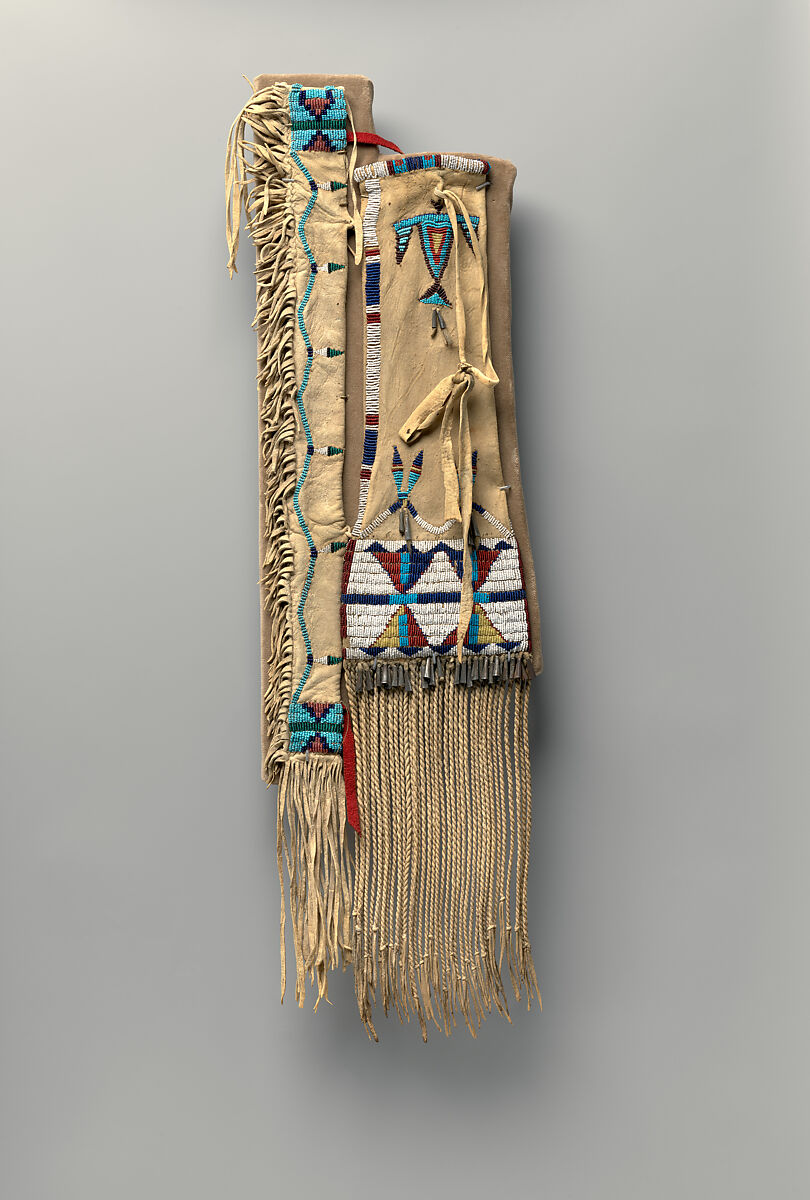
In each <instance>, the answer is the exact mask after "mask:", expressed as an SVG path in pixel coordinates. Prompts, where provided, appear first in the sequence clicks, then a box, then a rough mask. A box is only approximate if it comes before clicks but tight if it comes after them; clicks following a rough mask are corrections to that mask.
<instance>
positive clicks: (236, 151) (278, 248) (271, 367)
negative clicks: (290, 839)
mask: <svg viewBox="0 0 810 1200" xmlns="http://www.w3.org/2000/svg"><path fill="white" fill-rule="evenodd" d="M288 95H289V87H288V86H287V85H274V86H273V87H269V88H263V89H261V90H259V91H255V92H254V93H253V95H252V96H251V98H250V100H248V102H247V104H245V106H244V108H243V109H242V111H241V113H240V114H239V116H238V117H237V118H236V120H235V121H234V123H233V125H232V127H231V131H230V134H229V136H228V146H227V152H226V162H225V193H226V196H225V202H226V234H227V242H228V251H229V256H228V269H229V271H230V272H231V275H233V272H234V271H235V270H236V255H237V249H238V246H239V222H240V216H241V208H242V205H243V204H244V209H245V213H246V216H247V224H248V229H249V230H250V234H251V237H252V239H253V243H254V245H255V248H256V269H255V274H256V317H255V319H254V322H253V326H254V328H255V329H256V331H257V336H258V360H257V361H258V375H257V382H258V390H259V440H260V455H261V464H262V485H263V491H262V498H263V508H264V517H263V529H262V535H263V541H264V560H263V562H262V572H261V593H262V602H263V607H264V610H265V612H266V613H267V618H266V621H265V627H264V639H263V649H264V652H265V661H266V674H265V677H264V679H263V680H262V687H263V697H262V700H263V712H264V721H265V732H266V738H265V744H266V752H265V758H264V764H263V776H264V778H265V780H266V781H267V782H268V783H277V782H278V780H279V778H280V775H281V771H282V767H283V763H284V759H285V750H286V745H287V730H286V715H287V710H288V708H289V701H290V696H291V694H292V664H293V633H292V622H293V611H292V599H291V594H290V586H291V579H292V565H293V552H292V544H291V542H290V537H289V533H288V512H289V510H290V505H291V502H292V494H293V491H294V489H295V480H296V460H295V429H296V416H295V394H296V388H297V383H296V377H295V363H294V357H293V339H294V322H295V304H296V293H295V276H294V266H295V252H294V242H293V231H294V216H293V212H292V207H291V204H290V202H289V199H288V195H287V183H286V180H287V178H288V176H289V174H290V167H289V164H290V160H289V149H288V147H289V130H290V116H289V108H288ZM247 127H249V128H250V129H251V130H252V133H253V138H252V140H246V137H245V135H246V128H247ZM248 152H250V154H251V159H250V160H248V158H247V154H248ZM249 178H251V179H252V184H250V185H249V184H248V179H249Z"/></svg>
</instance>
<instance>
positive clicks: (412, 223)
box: [394, 201, 478, 308]
mask: <svg viewBox="0 0 810 1200" xmlns="http://www.w3.org/2000/svg"><path fill="white" fill-rule="evenodd" d="M437 203H441V202H440V201H437ZM456 220H457V222H458V225H459V226H460V228H461V231H462V233H463V234H464V240H465V242H466V243H467V245H468V246H469V247H470V248H471V249H472V240H471V235H470V231H469V229H468V228H467V222H466V221H465V220H464V217H463V216H462V215H461V213H457V214H456ZM470 220H471V221H472V226H473V229H474V230H475V233H476V236H477V235H478V217H470ZM414 229H418V231H419V242H420V245H421V247H422V254H423V256H424V259H425V264H426V266H427V269H428V271H429V272H430V277H431V279H432V280H433V283H432V285H431V286H430V287H429V288H428V289H427V291H426V292H423V293H422V295H421V296H420V297H419V300H420V302H421V303H422V304H436V305H440V306H441V307H443V308H450V307H451V304H450V301H449V300H448V299H447V296H446V295H445V291H444V288H443V287H442V286H441V283H440V280H441V277H442V275H443V274H444V270H445V267H446V266H447V263H448V260H449V258H450V248H451V246H452V245H453V223H452V221H451V220H450V217H449V216H448V215H447V213H446V212H432V213H422V214H421V215H420V216H418V217H405V218H404V220H402V221H395V222H394V233H395V234H396V239H397V246H396V259H397V263H401V262H402V260H403V258H404V257H405V251H406V250H407V249H408V244H409V242H410V240H411V234H412V233H413V231H414Z"/></svg>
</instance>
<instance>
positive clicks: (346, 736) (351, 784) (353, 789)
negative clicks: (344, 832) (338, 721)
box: [343, 705, 360, 835]
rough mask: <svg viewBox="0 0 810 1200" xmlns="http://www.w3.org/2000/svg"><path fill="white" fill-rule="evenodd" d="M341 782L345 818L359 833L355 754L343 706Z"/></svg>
mask: <svg viewBox="0 0 810 1200" xmlns="http://www.w3.org/2000/svg"><path fill="white" fill-rule="evenodd" d="M343 715H344V718H345V720H344V725H343V782H344V784H345V786H346V820H347V821H348V822H349V824H350V825H351V827H352V829H354V830H356V832H357V833H358V835H359V834H360V805H359V803H358V801H357V756H356V753H355V749H354V731H353V730H352V722H351V718H350V717H349V710H348V708H346V707H345V705H344V707H343Z"/></svg>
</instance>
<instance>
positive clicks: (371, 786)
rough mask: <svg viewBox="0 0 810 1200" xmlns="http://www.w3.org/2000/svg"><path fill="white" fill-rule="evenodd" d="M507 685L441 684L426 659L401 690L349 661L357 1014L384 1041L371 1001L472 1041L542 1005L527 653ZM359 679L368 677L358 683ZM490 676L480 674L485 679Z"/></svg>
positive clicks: (449, 676)
mask: <svg viewBox="0 0 810 1200" xmlns="http://www.w3.org/2000/svg"><path fill="white" fill-rule="evenodd" d="M524 657H525V660H526V661H525V662H524V661H521V663H520V666H521V668H525V669H520V670H515V671H512V670H510V671H508V672H507V671H506V670H504V671H503V673H502V678H503V679H504V680H505V682H504V683H502V684H500V685H497V684H492V683H486V684H484V685H482V686H476V687H464V686H457V685H456V683H455V680H454V675H453V671H452V670H451V669H449V668H448V669H445V670H444V672H443V674H442V675H441V676H438V675H437V676H436V679H435V682H434V684H433V686H430V687H425V686H423V682H422V675H423V674H424V667H423V665H422V664H420V663H419V662H408V663H406V664H403V665H400V670H401V671H404V672H405V673H406V674H407V676H408V679H407V682H406V683H405V686H397V687H395V688H392V689H390V690H388V689H385V688H375V689H373V690H372V689H371V688H369V687H368V686H366V684H365V678H366V677H367V671H368V668H367V667H365V666H364V665H362V664H357V663H353V662H351V661H348V662H347V663H346V682H347V688H348V695H349V706H350V710H351V719H352V724H353V726H354V728H355V729H356V730H357V738H356V746H357V797H358V805H359V810H360V827H361V835H360V837H359V838H358V839H357V842H356V846H357V851H356V853H357V863H356V871H355V885H354V907H353V914H352V916H353V922H354V949H353V958H354V969H355V985H356V993H357V1003H358V1007H359V1009H360V1015H361V1017H362V1019H363V1022H364V1024H365V1026H366V1029H367V1030H368V1032H369V1036H370V1037H372V1038H373V1039H374V1040H375V1041H376V1040H377V1034H376V1031H375V1028H374V1023H373V1020H372V1008H373V1004H375V1003H376V1004H380V1005H382V1008H383V1011H384V1012H385V1014H386V1015H387V1014H388V1011H389V1009H390V1008H392V1007H393V1008H394V1009H395V1010H396V1012H397V1013H398V1015H399V1017H400V1020H410V1016H411V1014H413V1015H415V1017H416V1019H417V1021H418V1022H419V1026H420V1029H421V1032H422V1037H423V1038H424V1039H425V1040H427V1029H428V1022H431V1021H432V1022H433V1023H434V1024H435V1025H437V1026H438V1027H439V1028H440V1029H443V1030H444V1032H445V1033H447V1034H449V1033H450V1032H451V1029H452V1027H453V1026H454V1025H455V1024H456V1022H457V1020H459V1019H463V1021H464V1022H465V1024H466V1025H467V1027H468V1029H469V1031H470V1033H471V1034H472V1035H473V1037H475V1036H476V1032H477V1029H478V1027H479V1025H480V1023H481V1021H482V1020H484V1018H485V1017H486V1015H487V1013H490V1012H491V1011H492V1009H493V1007H494V1008H495V1009H496V1010H497V1011H498V1012H499V1013H501V1014H502V1015H503V1016H505V1017H506V1018H507V1019H510V1018H509V1008H508V1004H507V996H506V987H505V985H504V977H503V974H502V970H503V964H504V959H505V960H506V965H507V968H508V972H509V980H510V981H511V985H512V990H513V992H514V995H515V998H516V999H518V1000H519V999H520V998H521V995H522V994H523V992H524V990H525V994H526V999H527V1001H528V1004H529V1007H531V1001H532V998H536V999H537V1000H538V1001H539V1000H540V992H539V988H538V984H537V976H536V974H535V970H534V964H533V962H532V954H531V947H530V944H529V938H528V933H527V921H526V916H527V908H526V881H527V877H528V866H529V837H530V832H531V778H530V767H529V751H528V740H527V711H528V696H529V680H530V675H531V672H530V670H529V669H528V656H524ZM361 676H362V678H361ZM482 678H483V676H482Z"/></svg>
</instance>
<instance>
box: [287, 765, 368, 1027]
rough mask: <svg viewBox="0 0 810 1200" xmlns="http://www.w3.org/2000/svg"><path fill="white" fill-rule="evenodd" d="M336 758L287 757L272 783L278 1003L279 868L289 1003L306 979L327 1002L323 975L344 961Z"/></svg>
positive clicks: (346, 901) (344, 863)
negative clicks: (288, 939) (291, 966)
mask: <svg viewBox="0 0 810 1200" xmlns="http://www.w3.org/2000/svg"><path fill="white" fill-rule="evenodd" d="M341 766H342V764H341V760H340V758H339V757H337V756H336V755H324V756H322V757H321V756H319V757H318V758H315V757H313V758H311V759H309V760H308V759H307V758H306V757H305V756H304V755H303V754H295V755H292V756H291V757H290V758H289V759H288V760H287V762H286V763H285V764H284V767H283V770H282V773H281V779H280V781H279V785H278V825H277V843H276V852H277V855H278V871H279V880H280V883H281V999H282V1001H283V1000H284V992H285V989H286V982H287V980H286V976H287V968H286V946H285V917H286V906H285V896H284V866H285V864H286V868H287V879H288V887H289V904H290V918H291V921H290V923H291V925H292V940H293V947H294V949H295V998H296V1000H297V1002H298V1005H299V1007H300V1008H303V1006H304V995H305V991H306V978H307V976H309V979H310V981H311V982H313V983H315V982H317V985H318V999H317V1000H316V1002H315V1007H316V1008H317V1007H318V1004H319V1003H320V1001H321V1000H327V1001H328V999H329V996H328V986H327V973H328V971H329V970H331V969H333V968H334V967H336V966H337V965H338V964H339V963H340V964H341V965H342V966H343V967H344V969H345V966H346V963H347V962H350V961H351V953H352V940H351V932H350V924H349V922H350V915H351V906H352V905H351V886H350V880H351V863H350V851H349V848H348V842H347V840H346V836H345V835H346V796H345V792H344V789H343V773H342V770H341Z"/></svg>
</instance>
